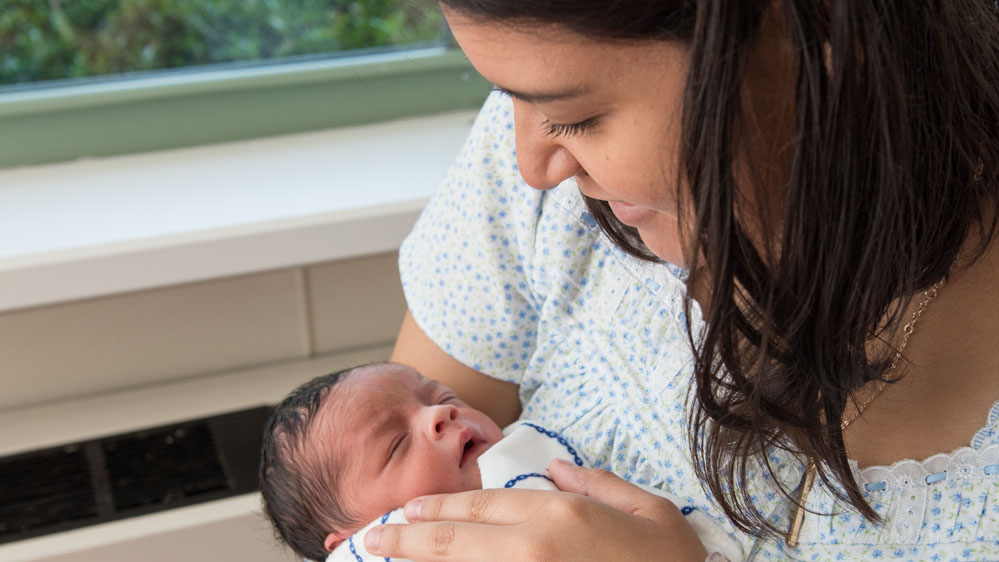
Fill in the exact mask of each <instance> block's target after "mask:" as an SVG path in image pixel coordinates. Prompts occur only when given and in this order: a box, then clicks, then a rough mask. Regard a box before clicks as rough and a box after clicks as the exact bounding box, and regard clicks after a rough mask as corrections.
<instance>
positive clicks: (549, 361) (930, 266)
mask: <svg viewBox="0 0 999 562" xmlns="http://www.w3.org/2000/svg"><path fill="white" fill-rule="evenodd" d="M440 3H441V6H442V9H443V10H444V14H445V16H446V17H447V19H448V22H449V23H450V24H451V28H452V30H453V33H454V36H455V38H456V39H457V40H458V42H459V44H460V45H461V47H462V48H463V49H464V51H465V53H466V54H467V55H468V58H469V59H470V60H471V62H472V64H473V65H475V67H476V68H477V69H478V70H479V72H480V73H481V74H482V75H483V76H484V77H485V78H486V79H488V80H489V81H490V82H493V83H494V84H495V85H496V86H497V89H498V92H497V93H494V94H493V95H492V96H491V97H490V99H489V100H488V101H487V103H486V106H485V107H484V108H483V110H482V112H481V114H480V115H479V117H478V119H477V121H476V123H475V126H474V129H473V131H472V134H471V136H470V138H469V139H468V141H467V143H466V144H465V146H464V148H463V150H462V152H461V154H460V155H459V156H458V158H457V160H456V161H455V163H454V165H453V166H452V167H451V169H450V171H449V173H448V177H447V179H446V181H445V183H444V184H443V185H442V187H441V189H440V191H439V192H438V194H437V195H436V196H435V197H434V198H433V200H432V201H431V202H430V204H429V206H428V207H427V209H426V210H425V211H424V213H423V215H422V217H421V218H420V220H419V222H418V223H417V225H416V227H415V229H414V231H413V232H412V234H411V235H410V236H409V238H408V239H407V240H406V242H405V244H404V245H403V248H402V251H401V257H400V268H401V272H402V279H403V284H404V287H405V292H406V298H407V301H408V303H409V307H410V312H409V314H407V316H406V319H405V321H404V323H403V326H402V329H401V332H400V334H399V339H398V343H397V345H396V350H395V353H394V356H393V359H394V360H396V361H399V362H402V363H407V364H409V365H412V366H414V367H416V368H417V369H418V370H420V371H421V372H423V373H425V374H427V375H428V376H431V377H434V378H437V379H439V380H441V381H442V382H444V383H445V384H447V385H449V386H450V387H452V388H453V389H455V390H456V391H457V392H458V394H459V396H460V397H462V398H463V399H464V400H465V401H466V402H468V403H469V404H471V405H472V406H474V407H477V408H479V409H482V410H484V411H485V412H487V413H488V414H489V415H490V416H491V417H493V418H494V419H495V420H496V421H497V422H499V423H501V424H507V423H509V422H512V421H513V420H514V419H516V418H517V417H518V416H521V415H523V416H524V417H527V418H530V419H533V420H536V421H538V422H539V423H541V424H542V425H545V426H547V427H549V428H553V429H557V430H559V431H561V432H562V433H563V434H564V435H565V436H566V437H567V438H568V439H569V441H570V442H572V443H573V444H575V445H576V446H577V449H578V450H579V451H580V452H581V453H583V454H584V455H585V456H586V457H587V460H588V461H589V462H590V464H591V465H593V466H596V467H599V468H603V469H606V470H607V471H610V472H611V473H614V474H616V475H618V476H620V477H623V479H622V478H618V477H616V476H613V475H611V474H610V473H608V472H604V471H598V470H588V469H575V468H571V467H567V466H564V465H553V466H552V467H551V475H552V477H553V478H554V480H555V481H556V483H557V484H558V485H559V487H560V488H561V489H562V490H565V491H568V492H574V493H572V494H569V493H558V492H531V491H518V490H498V491H497V490H491V491H476V492H467V493H462V494H452V495H444V496H431V497H425V498H420V499H417V500H414V501H412V502H410V504H409V505H408V506H407V514H408V515H412V516H413V517H411V519H416V520H417V521H418V522H416V523H413V524H410V525H406V526H383V527H380V528H376V530H375V531H373V532H372V533H370V534H369V535H368V536H367V538H366V542H367V544H368V546H369V550H372V551H377V552H378V553H379V554H382V555H384V556H391V557H402V558H409V559H413V560H417V561H421V562H423V561H438V560H441V561H444V560H455V561H458V560H460V561H486V560H516V561H531V560H543V561H556V560H566V561H568V560H600V561H609V560H614V561H618V560H627V561H631V560H677V561H688V560H689V561H698V562H700V561H703V560H705V559H706V558H707V557H708V556H709V554H710V553H709V552H707V551H706V549H705V547H704V546H703V545H702V544H701V543H700V542H699V540H698V539H697V536H696V535H695V534H694V533H693V532H692V531H691V529H690V527H689V525H688V524H687V522H686V521H685V520H684V517H683V516H682V515H681V514H680V512H679V510H678V509H677V508H676V507H675V506H674V505H673V504H671V503H669V502H667V501H666V500H663V499H660V498H659V497H658V496H654V495H652V494H648V493H646V492H644V491H642V490H641V489H639V488H638V487H634V486H632V485H631V484H629V483H627V481H632V482H635V483H640V484H644V485H648V486H654V487H657V488H663V489H667V490H669V491H672V492H673V493H674V494H676V495H678V496H680V497H682V498H684V499H685V500H686V502H687V503H688V504H689V505H692V506H695V507H696V508H697V509H700V510H702V511H703V512H704V513H706V514H708V515H709V516H710V517H712V518H713V519H715V520H716V521H717V522H718V524H719V525H721V526H722V527H723V528H724V529H725V530H726V531H727V532H728V533H729V534H730V535H731V536H732V537H733V538H734V539H735V540H736V541H737V542H738V543H739V544H740V545H741V547H742V550H743V553H744V556H745V558H746V559H750V560H786V559H802V560H867V559H877V558H885V559H898V560H936V559H939V560H997V559H999V538H997V537H999V345H997V342H999V244H997V238H996V231H997V218H999V215H997V210H999V208H997V207H999V205H997V204H999V133H997V131H999V8H997V6H996V5H995V4H994V3H993V2H992V0H922V1H918V2H913V1H911V0H826V1H819V0H808V1H802V0H784V1H781V0H767V1H764V0H738V1H734V0H733V1H725V0H697V1H695V0H621V1H615V2H607V1H604V0H594V1H588V0H572V1H566V0H561V1H560V0H442V1H441V2H440ZM626 480H627V481H626ZM518 492H520V493H518Z"/></svg>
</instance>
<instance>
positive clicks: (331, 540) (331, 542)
mask: <svg viewBox="0 0 999 562" xmlns="http://www.w3.org/2000/svg"><path fill="white" fill-rule="evenodd" d="M349 536H350V535H344V534H342V533H338V532H336V531H333V532H332V533H330V534H328V535H326V540H325V541H324V542H323V546H325V547H326V550H327V551H329V552H333V549H334V548H336V547H338V546H340V543H342V542H343V541H345V540H347V537H349Z"/></svg>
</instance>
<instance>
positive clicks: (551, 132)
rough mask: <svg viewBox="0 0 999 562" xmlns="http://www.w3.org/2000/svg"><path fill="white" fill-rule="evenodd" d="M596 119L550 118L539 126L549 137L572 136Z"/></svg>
mask: <svg viewBox="0 0 999 562" xmlns="http://www.w3.org/2000/svg"><path fill="white" fill-rule="evenodd" d="M492 89H493V91H494V92H499V93H501V94H503V95H504V96H508V97H515V96H514V94H513V93H511V92H510V91H509V90H507V89H505V88H501V87H499V86H493V88H492ZM596 121H597V118H596V117H590V118H589V119H584V120H582V121H579V122H578V123H552V121H551V120H550V119H545V120H544V122H543V123H541V128H542V130H543V131H544V133H545V135H547V136H550V137H572V136H576V135H581V134H583V133H585V132H586V131H588V130H589V129H591V128H592V127H593V125H595V124H596Z"/></svg>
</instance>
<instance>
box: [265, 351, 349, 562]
mask: <svg viewBox="0 0 999 562" xmlns="http://www.w3.org/2000/svg"><path fill="white" fill-rule="evenodd" d="M364 366H367V365H363V366H359V367H351V368H349V369H344V370H342V371H337V372H335V373H330V374H328V375H323V376H321V377H316V378H314V379H312V380H311V381H309V382H307V383H305V384H303V385H302V386H299V387H298V388H296V389H295V390H293V391H292V392H291V394H289V395H288V396H287V397H285V399H284V400H282V401H281V403H280V404H278V405H277V407H276V408H275V409H274V413H273V414H271V417H270V419H268V420H267V424H266V425H265V427H264V440H263V446H262V447H261V451H260V474H259V480H260V493H261V495H262V496H263V508H264V513H266V514H267V517H268V518H269V519H270V521H271V524H272V525H274V529H275V531H276V532H277V535H278V537H279V538H280V539H281V540H283V541H284V542H285V543H287V544H288V545H289V546H290V547H291V548H292V549H293V550H294V551H295V553H296V554H298V555H299V556H303V557H305V558H308V559H310V560H317V561H322V560H325V559H326V556H327V555H328V554H329V553H328V552H327V551H326V547H325V545H324V542H325V540H326V535H327V534H328V533H330V531H333V530H335V529H344V528H348V527H351V526H354V525H357V524H358V523H359V521H357V520H356V519H357V518H356V517H352V516H351V515H350V514H349V513H347V511H346V509H345V507H344V506H343V505H342V504H341V503H340V502H339V501H338V497H339V494H337V490H338V481H339V476H340V475H339V472H338V470H337V468H338V466H336V463H330V462H328V459H320V458H317V457H319V456H320V455H316V454H315V453H314V452H311V453H310V447H309V443H308V441H309V440H308V435H309V432H310V431H311V428H312V421H313V420H314V419H315V417H316V414H317V413H318V412H319V409H320V407H322V404H323V402H324V401H325V400H326V399H327V398H329V396H330V395H331V394H332V392H333V388H334V387H335V386H336V385H338V384H340V383H341V382H343V381H344V379H345V378H346V377H347V376H348V375H350V374H351V373H353V372H354V371H356V370H358V369H360V368H361V367H364Z"/></svg>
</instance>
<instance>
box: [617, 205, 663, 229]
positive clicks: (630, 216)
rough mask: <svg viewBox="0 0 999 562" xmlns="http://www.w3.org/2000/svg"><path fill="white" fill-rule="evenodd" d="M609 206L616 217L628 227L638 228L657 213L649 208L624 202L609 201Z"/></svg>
mask: <svg viewBox="0 0 999 562" xmlns="http://www.w3.org/2000/svg"><path fill="white" fill-rule="evenodd" d="M607 204H608V205H610V208H611V211H613V212H614V216H616V217H617V218H618V220H619V221H621V222H623V223H624V224H626V225H628V226H634V227H638V226H640V225H641V224H642V223H644V222H646V221H648V219H649V218H651V217H652V215H653V214H654V213H655V211H653V210H652V209H650V208H648V207H639V206H638V205H632V204H631V203H625V202H624V201H608V202H607Z"/></svg>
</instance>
